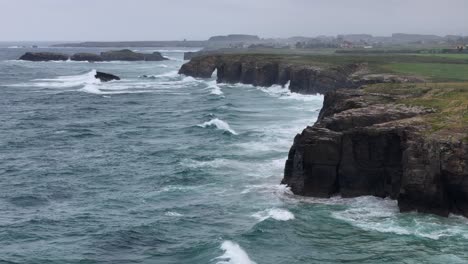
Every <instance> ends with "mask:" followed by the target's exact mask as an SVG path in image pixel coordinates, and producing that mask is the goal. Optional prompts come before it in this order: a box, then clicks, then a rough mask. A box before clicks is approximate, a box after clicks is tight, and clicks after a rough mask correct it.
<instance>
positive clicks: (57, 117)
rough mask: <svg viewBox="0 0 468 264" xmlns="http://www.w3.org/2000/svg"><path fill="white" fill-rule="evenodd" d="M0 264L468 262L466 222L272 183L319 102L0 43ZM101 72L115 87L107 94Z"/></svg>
mask: <svg viewBox="0 0 468 264" xmlns="http://www.w3.org/2000/svg"><path fill="white" fill-rule="evenodd" d="M0 46H1V47H0V91H1V96H0V122H1V126H0V263H48V264H50V263H162V264H172V263H173V264H175V263H195V264H197V263H200V264H201V263H231V264H252V263H257V264H262V263H268V264H279V263H285V264H286V263H288V264H289V263H360V264H363V263H468V250H467V249H468V220H467V219H465V218H462V217H458V216H450V217H449V218H442V217H438V216H433V215H424V214H417V213H405V214H402V213H399V212H398V207H397V204H396V201H392V200H389V199H380V198H375V197H358V198H352V199H343V198H340V197H333V198H331V199H317V198H305V197H299V196H295V195H293V194H291V192H290V191H289V190H288V189H287V188H286V186H282V185H280V182H281V179H282V176H283V169H284V163H285V160H286V157H287V154H288V151H289V148H290V146H291V145H292V143H293V139H294V136H295V135H296V134H297V133H300V132H301V131H302V129H304V128H305V127H306V126H308V125H312V124H313V123H314V121H315V120H316V118H317V116H318V113H319V111H320V108H321V106H322V102H323V96H322V95H299V94H294V93H290V92H289V91H288V90H287V89H285V88H282V87H279V86H274V87H270V88H260V87H253V86H249V85H242V84H235V85H228V84H217V83H216V81H215V76H213V78H212V79H208V80H205V79H194V78H192V77H186V76H180V75H178V74H177V71H178V69H179V68H180V66H181V65H182V64H183V63H184V61H183V52H184V51H190V50H193V49H181V48H159V49H158V48H144V49H142V48H139V49H136V50H138V51H144V52H150V51H161V52H162V53H163V55H165V56H167V57H169V58H170V59H171V60H169V61H161V62H100V63H88V62H70V61H64V62H26V61H18V60H16V59H17V58H18V57H19V56H20V55H22V54H23V53H24V52H26V51H53V52H65V53H75V52H82V51H85V52H94V53H98V52H100V51H103V50H104V49H93V48H49V47H46V46H40V47H39V48H37V49H28V48H24V47H21V46H22V44H21V43H19V44H17V43H16V44H15V43H8V44H6V43H3V44H0ZM95 71H103V72H107V73H112V74H116V75H118V76H120V77H121V78H122V80H120V81H113V82H108V83H100V82H99V81H98V80H96V79H95V78H94V77H93V76H94V73H95Z"/></svg>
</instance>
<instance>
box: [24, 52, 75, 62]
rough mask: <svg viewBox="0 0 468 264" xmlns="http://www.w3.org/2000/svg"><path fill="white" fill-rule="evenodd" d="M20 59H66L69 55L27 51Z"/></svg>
mask: <svg viewBox="0 0 468 264" xmlns="http://www.w3.org/2000/svg"><path fill="white" fill-rule="evenodd" d="M19 59H20V60H26V61H66V60H68V55H65V54H61V53H52V52H26V53H25V54H24V55H22V56H21V57H20V58H19Z"/></svg>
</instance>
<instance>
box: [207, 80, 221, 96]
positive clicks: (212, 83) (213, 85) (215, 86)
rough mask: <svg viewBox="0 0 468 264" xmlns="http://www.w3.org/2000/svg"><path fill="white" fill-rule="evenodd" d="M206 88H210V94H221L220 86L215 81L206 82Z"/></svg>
mask: <svg viewBox="0 0 468 264" xmlns="http://www.w3.org/2000/svg"><path fill="white" fill-rule="evenodd" d="M208 89H210V90H211V92H210V93H211V94H214V95H223V91H222V90H221V87H219V86H218V84H217V83H216V81H210V82H208Z"/></svg>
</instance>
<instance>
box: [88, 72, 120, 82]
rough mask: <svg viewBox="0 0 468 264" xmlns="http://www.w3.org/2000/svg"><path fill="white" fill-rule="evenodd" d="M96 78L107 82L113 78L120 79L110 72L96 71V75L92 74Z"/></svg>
mask: <svg viewBox="0 0 468 264" xmlns="http://www.w3.org/2000/svg"><path fill="white" fill-rule="evenodd" d="M94 77H95V78H96V79H99V80H101V82H108V81H113V80H116V81H118V80H120V77H118V76H116V75H113V74H110V73H105V72H99V71H98V72H96V75H94Z"/></svg>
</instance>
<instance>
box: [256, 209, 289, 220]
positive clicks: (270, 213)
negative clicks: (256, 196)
mask: <svg viewBox="0 0 468 264" xmlns="http://www.w3.org/2000/svg"><path fill="white" fill-rule="evenodd" d="M252 216H253V217H255V218H257V219H258V220H260V222H261V221H264V220H266V219H268V218H272V219H275V220H278V221H288V220H292V219H294V214H293V213H291V212H289V211H288V210H286V209H280V208H272V209H267V210H264V211H261V212H258V213H255V214H253V215H252Z"/></svg>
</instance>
